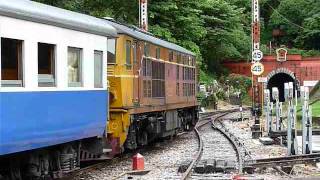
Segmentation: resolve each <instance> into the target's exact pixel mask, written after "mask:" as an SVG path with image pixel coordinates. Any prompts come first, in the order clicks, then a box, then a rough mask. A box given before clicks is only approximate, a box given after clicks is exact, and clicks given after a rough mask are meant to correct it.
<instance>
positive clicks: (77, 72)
mask: <svg viewBox="0 0 320 180" xmlns="http://www.w3.org/2000/svg"><path fill="white" fill-rule="evenodd" d="M81 56H82V49H80V48H73V47H69V48H68V82H69V87H80V86H82V83H81V81H82V76H81V74H82V72H81V61H82V57H81Z"/></svg>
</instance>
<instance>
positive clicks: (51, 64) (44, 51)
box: [38, 43, 55, 87]
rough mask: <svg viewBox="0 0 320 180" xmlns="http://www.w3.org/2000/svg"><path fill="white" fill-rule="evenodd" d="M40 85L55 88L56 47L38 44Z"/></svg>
mask: <svg viewBox="0 0 320 180" xmlns="http://www.w3.org/2000/svg"><path fill="white" fill-rule="evenodd" d="M38 85H39V87H52V86H55V45H53V44H45V43H38Z"/></svg>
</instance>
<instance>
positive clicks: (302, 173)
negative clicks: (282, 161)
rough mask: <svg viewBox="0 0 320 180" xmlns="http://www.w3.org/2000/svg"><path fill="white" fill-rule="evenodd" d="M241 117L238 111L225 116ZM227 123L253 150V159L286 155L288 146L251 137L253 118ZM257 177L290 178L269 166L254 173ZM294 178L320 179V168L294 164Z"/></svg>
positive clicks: (251, 150) (248, 114)
mask: <svg viewBox="0 0 320 180" xmlns="http://www.w3.org/2000/svg"><path fill="white" fill-rule="evenodd" d="M237 117H239V114H238V113H234V114H231V115H228V116H226V117H225V119H227V118H237ZM244 117H250V112H245V115H244ZM224 123H225V125H226V126H227V127H228V129H230V130H232V131H233V132H234V134H235V135H236V136H237V137H238V138H240V139H241V140H242V142H244V144H245V146H246V148H247V149H248V150H249V151H250V152H251V156H252V158H253V159H258V158H269V157H278V156H285V155H286V152H287V149H286V147H283V146H280V145H267V146H265V145H263V144H261V143H260V142H259V140H257V139H252V138H251V130H250V126H251V125H252V124H253V123H254V120H253V119H250V120H249V121H248V120H247V121H243V122H232V121H225V122H224ZM254 175H255V177H257V178H262V179H266V180H268V179H270V180H275V179H288V177H286V176H281V175H280V174H279V173H278V171H276V170H274V169H271V168H268V169H266V170H261V171H260V172H257V173H255V174H254ZM291 176H292V178H305V177H319V179H320V168H317V167H316V166H312V165H296V166H294V168H293V170H292V173H291Z"/></svg>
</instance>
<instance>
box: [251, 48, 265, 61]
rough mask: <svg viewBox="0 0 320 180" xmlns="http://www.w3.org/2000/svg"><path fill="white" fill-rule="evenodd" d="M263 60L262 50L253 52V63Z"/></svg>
mask: <svg viewBox="0 0 320 180" xmlns="http://www.w3.org/2000/svg"><path fill="white" fill-rule="evenodd" d="M262 58H263V53H262V51H260V50H254V51H253V52H252V60H253V61H260V60H261V59H262Z"/></svg>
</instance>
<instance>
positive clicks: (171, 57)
mask: <svg viewBox="0 0 320 180" xmlns="http://www.w3.org/2000/svg"><path fill="white" fill-rule="evenodd" d="M169 61H170V62H172V61H173V51H169Z"/></svg>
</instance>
